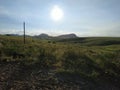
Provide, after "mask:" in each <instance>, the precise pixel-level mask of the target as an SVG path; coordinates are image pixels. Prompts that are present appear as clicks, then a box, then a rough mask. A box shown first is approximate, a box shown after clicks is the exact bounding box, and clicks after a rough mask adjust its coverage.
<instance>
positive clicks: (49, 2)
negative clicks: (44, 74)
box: [0, 0, 120, 37]
mask: <svg viewBox="0 0 120 90" xmlns="http://www.w3.org/2000/svg"><path fill="white" fill-rule="evenodd" d="M55 5H57V6H59V8H61V9H62V10H63V12H64V17H63V18H62V19H61V20H60V21H58V22H56V21H54V20H52V18H51V16H50V13H51V10H52V8H53V7H54V6H55ZM23 21H25V22H26V32H27V34H31V35H36V34H40V33H47V34H50V35H59V34H66V33H76V34H77V35H79V36H119V37H120V0H0V34H3V33H14V34H22V23H23Z"/></svg>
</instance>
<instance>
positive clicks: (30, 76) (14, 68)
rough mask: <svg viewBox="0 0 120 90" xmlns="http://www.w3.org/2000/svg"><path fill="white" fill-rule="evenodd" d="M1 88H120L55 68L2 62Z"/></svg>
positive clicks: (46, 89)
mask: <svg viewBox="0 0 120 90" xmlns="http://www.w3.org/2000/svg"><path fill="white" fill-rule="evenodd" d="M0 90H120V89H119V88H117V87H115V86H113V85H111V84H99V85H98V84H96V83H95V82H93V81H89V80H86V79H83V78H80V76H78V75H72V76H71V75H66V74H58V73H56V70H55V69H44V68H38V67H36V66H26V65H23V64H21V63H19V62H7V63H6V62H0Z"/></svg>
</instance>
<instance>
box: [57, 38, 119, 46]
mask: <svg viewBox="0 0 120 90" xmlns="http://www.w3.org/2000/svg"><path fill="white" fill-rule="evenodd" d="M57 42H64V43H78V44H81V45H91V46H95V45H98V46H106V45H120V37H79V38H71V39H60V40H57Z"/></svg>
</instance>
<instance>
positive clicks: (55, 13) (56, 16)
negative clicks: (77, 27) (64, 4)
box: [51, 5, 63, 21]
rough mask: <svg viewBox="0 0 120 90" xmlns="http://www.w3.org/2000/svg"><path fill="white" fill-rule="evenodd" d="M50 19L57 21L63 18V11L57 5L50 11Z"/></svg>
mask: <svg viewBox="0 0 120 90" xmlns="http://www.w3.org/2000/svg"><path fill="white" fill-rule="evenodd" d="M51 17H52V19H53V20H54V21H59V20H61V19H62V17H63V11H62V9H60V8H59V7H58V6H57V5H56V6H54V7H53V9H52V11H51Z"/></svg>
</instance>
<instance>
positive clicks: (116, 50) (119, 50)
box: [0, 36, 120, 84]
mask: <svg viewBox="0 0 120 90" xmlns="http://www.w3.org/2000/svg"><path fill="white" fill-rule="evenodd" d="M0 61H1V62H3V61H4V62H11V61H19V62H23V63H25V64H27V65H35V66H36V67H42V68H48V67H53V66H54V67H57V71H58V73H59V72H60V73H61V72H63V73H65V72H67V73H77V74H79V75H81V76H83V77H86V78H91V79H94V80H98V81H99V80H100V79H101V78H102V79H103V80H106V79H107V80H110V81H111V82H115V83H118V84H119V83H120V38H78V39H69V40H61V41H50V40H49V41H48V40H40V39H34V38H31V37H28V38H26V44H23V38H22V37H15V36H14V37H13V36H0Z"/></svg>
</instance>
